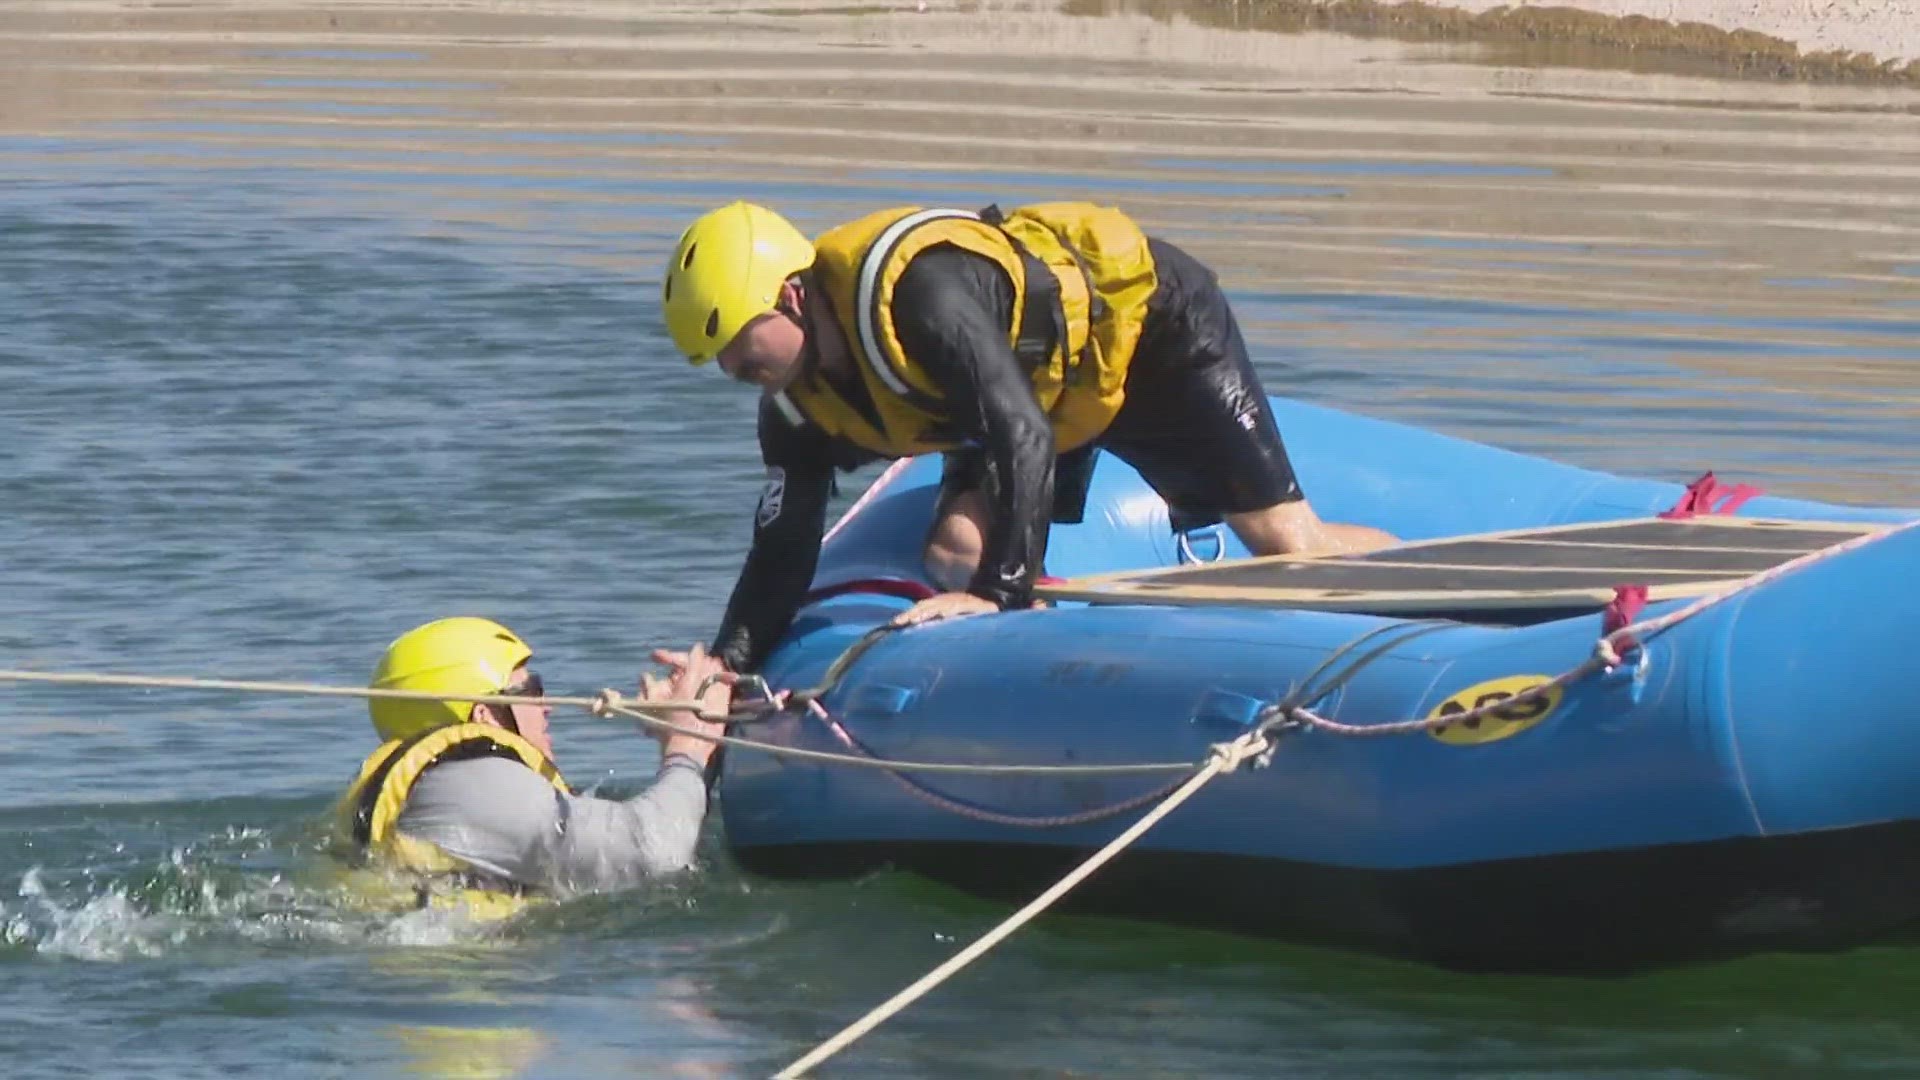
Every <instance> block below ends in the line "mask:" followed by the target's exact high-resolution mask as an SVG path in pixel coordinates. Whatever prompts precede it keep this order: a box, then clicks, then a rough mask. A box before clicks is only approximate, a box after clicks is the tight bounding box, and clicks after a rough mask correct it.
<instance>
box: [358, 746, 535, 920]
mask: <svg viewBox="0 0 1920 1080" xmlns="http://www.w3.org/2000/svg"><path fill="white" fill-rule="evenodd" d="M475 757H508V758H514V759H516V760H518V761H519V762H520V763H521V764H523V765H525V766H526V767H527V768H529V769H532V770H533V771H535V772H537V773H539V774H540V775H541V776H543V777H546V778H547V780H548V781H549V782H550V783H552V784H553V786H554V787H555V788H557V789H559V790H560V791H568V790H569V789H568V787H567V783H566V781H565V780H563V779H561V777H560V771H559V769H557V768H555V767H554V764H553V762H552V761H550V760H548V759H547V756H546V755H545V754H543V753H541V752H540V749H539V748H538V747H536V746H534V745H533V744H532V743H530V742H528V741H527V740H526V739H524V738H522V737H520V736H519V735H517V734H515V733H513V732H511V731H508V730H506V729H505V728H499V727H494V726H492V725H490V724H452V725H449V726H447V727H440V728H434V729H433V730H431V731H427V732H423V733H421V734H419V735H415V736H413V737H412V738H408V739H394V740H392V741H390V742H386V743H383V744H381V746H380V747H379V749H377V750H375V751H374V752H373V753H372V754H369V755H368V756H367V760H366V761H365V762H363V763H361V765H360V773H359V775H358V776H357V777H355V778H354V781H353V783H352V784H351V785H349V786H348V787H347V791H346V794H344V795H342V796H341V797H340V800H339V802H338V803H337V804H336V805H335V808H334V820H333V841H334V849H335V851H336V853H337V854H341V855H344V856H346V857H348V858H349V859H352V860H354V861H357V862H361V863H365V864H369V865H377V866H379V867H380V868H381V869H383V870H386V871H390V872H397V873H399V874H401V875H405V876H407V877H410V878H412V879H413V882H414V892H415V899H416V901H417V906H428V905H429V904H431V905H435V906H444V905H448V904H464V905H466V906H467V907H469V908H472V909H473V910H475V911H476V912H478V913H481V914H487V915H505V914H511V913H512V912H513V911H514V910H518V908H519V907H520V906H521V902H522V901H521V898H522V897H523V896H524V894H525V891H526V890H525V889H524V887H522V886H518V885H515V884H512V883H507V882H500V881H497V880H492V881H486V882H482V881H481V880H480V879H479V877H478V875H477V874H476V873H474V872H473V870H472V868H471V867H469V866H468V865H467V864H465V863H463V862H461V861H460V860H459V859H456V858H454V857H453V856H452V855H449V854H447V852H446V851H444V850H443V849H441V848H440V846H439V845H437V844H432V843H429V842H427V841H425V840H419V839H416V838H414V837H411V836H407V835H406V834H405V833H402V832H400V831H399V828H398V824H399V821H400V814H401V811H403V810H405V809H406V805H407V796H408V794H410V793H411V792H412V791H413V785H414V784H415V782H417V781H418V780H419V779H420V777H421V775H422V774H424V773H425V772H426V771H427V770H428V769H429V768H431V767H432V766H434V765H436V764H439V763H440V762H443V761H456V760H461V759H465V758H475Z"/></svg>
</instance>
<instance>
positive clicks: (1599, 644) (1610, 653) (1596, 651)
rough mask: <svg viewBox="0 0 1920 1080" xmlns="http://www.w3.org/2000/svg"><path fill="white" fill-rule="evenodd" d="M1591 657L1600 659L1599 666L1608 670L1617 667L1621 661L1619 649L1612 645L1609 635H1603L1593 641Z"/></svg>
mask: <svg viewBox="0 0 1920 1080" xmlns="http://www.w3.org/2000/svg"><path fill="white" fill-rule="evenodd" d="M1593 658H1594V659H1595V660H1598V661H1600V666H1601V667H1603V668H1605V669H1606V670H1608V671H1612V670H1613V669H1614V668H1617V667H1619V666H1620V665H1621V663H1622V662H1623V661H1622V660H1621V659H1620V652H1619V650H1617V649H1615V648H1614V647H1613V639H1612V638H1610V637H1603V638H1601V639H1599V640H1598V641H1595V642H1594V643H1593Z"/></svg>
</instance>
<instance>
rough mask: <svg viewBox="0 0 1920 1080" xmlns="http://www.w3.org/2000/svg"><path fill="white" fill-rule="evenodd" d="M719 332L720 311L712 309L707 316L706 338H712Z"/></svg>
mask: <svg viewBox="0 0 1920 1080" xmlns="http://www.w3.org/2000/svg"><path fill="white" fill-rule="evenodd" d="M719 332H720V309H719V308H714V309H713V310H712V311H711V312H709V313H708V314H707V336H708V337H713V336H714V335H716V334H718V333H719Z"/></svg>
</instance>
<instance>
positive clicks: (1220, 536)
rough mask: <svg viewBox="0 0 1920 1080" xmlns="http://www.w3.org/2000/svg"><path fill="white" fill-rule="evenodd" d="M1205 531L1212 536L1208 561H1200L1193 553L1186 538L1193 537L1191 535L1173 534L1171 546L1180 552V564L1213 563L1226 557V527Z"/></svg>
mask: <svg viewBox="0 0 1920 1080" xmlns="http://www.w3.org/2000/svg"><path fill="white" fill-rule="evenodd" d="M1207 531H1208V532H1209V534H1211V535H1212V536H1213V557H1212V558H1210V559H1202V558H1201V557H1200V556H1198V555H1195V554H1194V553H1193V543H1192V541H1191V540H1189V539H1188V537H1190V536H1192V535H1193V534H1192V533H1186V532H1177V533H1174V534H1173V546H1174V547H1175V548H1176V549H1178V551H1179V552H1180V561H1181V562H1182V563H1197V562H1210V563H1214V562H1219V561H1220V560H1221V559H1224V558H1226V557H1227V533H1226V526H1225V525H1214V526H1212V527H1210V528H1209V529H1208V530H1207Z"/></svg>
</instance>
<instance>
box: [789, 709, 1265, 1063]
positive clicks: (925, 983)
mask: <svg viewBox="0 0 1920 1080" xmlns="http://www.w3.org/2000/svg"><path fill="white" fill-rule="evenodd" d="M1268 749H1269V744H1268V742H1267V738H1266V736H1264V735H1262V734H1261V733H1259V732H1257V731H1250V732H1248V733H1247V734H1245V735H1242V736H1240V738H1238V739H1235V740H1234V741H1233V742H1231V743H1220V744H1217V745H1216V746H1214V748H1213V753H1212V754H1211V756H1210V758H1209V760H1208V761H1207V764H1206V766H1205V767H1204V768H1202V769H1201V770H1200V771H1199V772H1197V773H1195V774H1194V775H1193V779H1191V780H1188V781H1187V782H1186V783H1184V784H1182V785H1180V787H1179V789H1178V790H1176V791H1174V793H1173V794H1171V795H1169V796H1167V797H1166V799H1165V801H1163V802H1161V803H1160V805H1158V806H1156V807H1154V808H1153V809H1152V810H1149V811H1147V812H1146V813H1145V814H1143V815H1141V817H1140V820H1139V821H1136V822H1134V823H1133V824H1132V825H1130V826H1128V827H1127V828H1126V829H1125V830H1124V831H1123V832H1121V833H1120V835H1119V836H1116V837H1114V838H1113V839H1112V840H1111V841H1109V842H1108V843H1107V845H1106V846H1105V847H1103V848H1101V849H1100V850H1099V851H1096V852H1094V853H1093V855H1092V856H1091V857H1090V858H1088V859H1087V861H1085V862H1083V863H1081V864H1080V865H1079V866H1076V867H1074V868H1073V870H1072V871H1070V872H1069V873H1068V874H1067V876H1065V877H1063V878H1061V879H1060V880H1059V881H1056V882H1054V883H1053V885H1052V886H1051V887H1049V888H1048V889H1047V891H1046V892H1043V893H1041V894H1040V895H1039V896H1036V897H1034V898H1033V900H1032V902H1030V903H1028V904H1027V906H1026V907H1023V908H1021V909H1020V910H1019V911H1016V912H1014V913H1013V914H1012V915H1011V916H1008V918H1007V919H1006V921H1004V922H1002V923H1001V924H1000V925H998V926H996V927H994V928H993V929H992V930H989V931H987V932H986V933H985V934H983V935H981V936H980V938H979V939H978V940H976V941H974V943H973V944H971V945H968V946H967V947H966V948H964V949H962V950H960V951H959V952H958V953H955V954H954V955H953V956H952V957H951V958H949V959H948V960H947V961H946V962H945V963H943V964H941V965H940V966H939V967H936V968H934V969H933V970H932V971H929V972H927V973H926V974H925V975H923V976H921V977H920V978H919V980H918V981H916V982H914V984H913V985H911V986H909V987H907V988H906V989H904V990H902V991H900V992H899V993H897V994H895V995H893V996H892V997H890V998H888V999H887V1000H886V1001H883V1002H881V1003H880V1004H879V1005H877V1006H875V1007H874V1008H873V1010H872V1011H870V1012H868V1013H867V1015H865V1016H863V1017H861V1018H860V1019H858V1020H856V1021H854V1022H853V1023H851V1024H849V1025H847V1026H846V1027H845V1028H843V1029H841V1031H840V1033H839V1034H837V1035H835V1036H834V1037H832V1038H831V1039H828V1040H827V1041H826V1042H823V1043H821V1044H820V1045H819V1046H816V1047H814V1048H813V1050H811V1051H809V1052H808V1053H807V1054H806V1055H805V1056H803V1057H801V1058H800V1059H799V1060H797V1061H795V1062H794V1063H793V1064H791V1065H788V1066H787V1067H786V1068H784V1069H782V1070H780V1071H779V1072H778V1073H775V1074H774V1080H793V1078H794V1077H798V1076H803V1075H805V1074H806V1072H807V1070H808V1069H811V1068H813V1067H814V1066H816V1065H818V1064H820V1063H821V1062H823V1061H825V1060H827V1059H828V1058H830V1057H832V1056H833V1055H835V1054H837V1053H839V1052H840V1051H841V1050H844V1049H846V1048H847V1047H848V1046H850V1045H851V1044H852V1043H853V1042H854V1040H856V1039H858V1038H860V1037H861V1036H862V1035H865V1034H866V1033H867V1032H869V1031H872V1030H873V1029H874V1028H876V1027H879V1026H880V1025H881V1024H883V1023H885V1022H886V1021H887V1019H888V1018H889V1017H891V1016H893V1015H894V1014H895V1013H898V1012H899V1011H900V1010H902V1009H904V1008H906V1007H907V1006H908V1005H911V1004H913V1003H914V1002H915V1001H916V1000H918V999H919V998H920V997H921V996H922V995H924V994H926V993H927V992H928V991H929V990H932V989H933V988H934V987H936V986H939V985H940V984H941V983H943V982H945V981H946V980H947V979H948V978H949V977H951V976H952V975H953V974H954V973H955V972H957V971H959V970H960V969H961V968H963V967H965V966H967V965H968V964H970V963H972V962H973V961H974V960H976V959H978V958H979V957H980V956H981V955H982V954H984V953H985V952H986V951H987V950H988V949H991V948H993V947H994V946H995V945H998V944H999V943H1000V942H1002V941H1004V940H1005V939H1006V938H1007V936H1008V935H1010V934H1012V933H1013V932H1014V931H1015V930H1018V929H1020V928H1021V927H1022V926H1024V925H1026V924H1027V923H1028V922H1029V921H1030V920H1032V919H1033V918H1034V917H1035V916H1037V915H1039V914H1040V913H1041V912H1043V911H1045V910H1046V909H1047V908H1048V907H1051V906H1052V905H1053V903H1054V901H1056V900H1058V899H1060V898H1061V897H1062V896H1065V895H1066V894H1067V893H1068V891H1070V890H1071V889H1073V887H1074V886H1076V885H1078V884H1080V883H1081V882H1082V881H1085V880H1086V879H1087V878H1088V877H1089V876H1091V875H1092V874H1093V872H1094V871H1095V870H1098V869H1100V867H1101V866H1103V865H1105V864H1106V863H1107V861H1108V860H1110V859H1112V858H1113V857H1114V856H1115V855H1118V854H1120V852H1122V851H1124V850H1126V848H1127V846H1128V845H1130V844H1132V843H1133V842H1134V841H1135V840H1138V839H1139V838H1140V837H1141V836H1142V835H1143V834H1144V833H1145V832H1146V831H1147V830H1148V829H1151V828H1153V827H1154V826H1155V825H1157V824H1159V822H1160V819H1161V818H1164V817H1166V816H1167V815H1168V814H1171V813H1173V812H1174V810H1176V809H1178V808H1179V806H1180V804H1181V803H1184V802H1186V801H1187V800H1188V799H1190V798H1192V797H1193V796H1194V795H1195V794H1197V793H1198V792H1199V791H1200V789H1201V788H1203V787H1206V786H1207V784H1208V783H1209V782H1210V781H1212V780H1213V778H1214V777H1216V776H1219V775H1220V774H1221V773H1228V772H1232V771H1234V770H1235V769H1237V768H1239V767H1240V763H1241V762H1243V761H1246V760H1248V759H1250V758H1257V757H1259V756H1260V755H1262V754H1264V753H1266V752H1267V750H1268Z"/></svg>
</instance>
